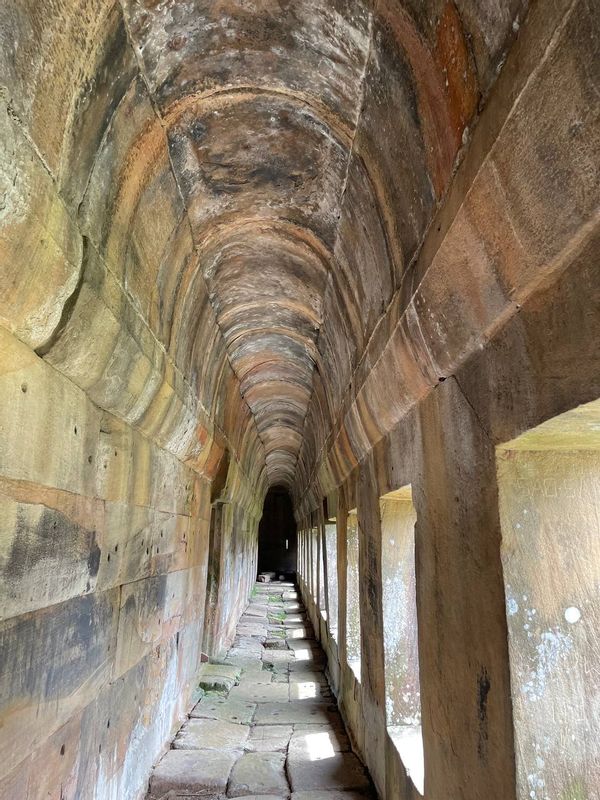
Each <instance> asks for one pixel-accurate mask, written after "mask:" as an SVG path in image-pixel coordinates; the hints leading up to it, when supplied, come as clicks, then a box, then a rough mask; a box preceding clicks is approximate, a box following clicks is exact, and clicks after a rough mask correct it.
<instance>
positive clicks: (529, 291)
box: [297, 3, 600, 800]
mask: <svg viewBox="0 0 600 800" xmlns="http://www.w3.org/2000/svg"><path fill="white" fill-rule="evenodd" d="M591 13H592V12H591V6H590V4H588V3H564V4H552V6H551V7H550V6H549V5H548V4H543V7H542V6H540V5H537V4H532V6H531V9H530V11H529V15H528V17H527V19H526V21H525V22H524V23H523V25H522V26H521V28H520V31H519V37H518V39H517V41H516V42H515V44H514V45H513V47H512V49H511V51H510V53H509V55H508V57H507V59H506V63H505V64H504V66H503V69H502V72H501V73H500V75H499V77H498V79H497V81H496V83H495V85H494V87H493V89H492V90H491V92H490V94H489V96H488V97H487V99H486V102H485V105H482V108H481V111H480V115H479V118H478V120H477V122H476V125H475V127H474V129H473V131H472V140H471V143H470V146H469V148H468V150H467V151H466V152H465V154H464V158H463V160H462V162H461V163H460V166H458V169H457V171H456V172H455V174H454V176H453V178H452V183H451V185H450V187H449V190H448V194H447V197H446V199H445V203H444V205H443V206H442V207H441V209H440V210H439V211H438V212H437V214H436V216H434V218H433V222H432V224H431V225H430V227H429V229H428V232H427V235H426V236H425V238H424V240H423V244H422V246H421V248H420V251H419V252H418V254H417V256H416V258H414V259H413V260H412V261H411V262H410V264H409V265H408V266H407V267H406V270H407V272H406V275H405V277H404V279H403V281H402V283H401V285H400V288H399V289H398V290H396V292H395V293H393V294H389V295H388V297H389V298H391V299H387V298H386V299H385V300H384V305H385V306H386V308H385V311H384V313H383V316H382V318H381V320H380V321H379V322H378V323H377V325H375V327H374V332H373V333H372V334H371V336H370V339H369V341H368V342H367V344H366V347H365V349H364V351H363V352H362V356H360V357H358V356H357V358H356V362H355V364H356V365H355V367H354V369H353V370H352V371H351V370H350V369H348V372H347V374H346V376H345V377H344V379H343V381H342V379H341V378H340V383H339V386H340V391H341V390H342V388H343V386H344V385H345V384H344V382H347V388H346V390H345V392H344V393H343V396H341V395H340V396H341V402H340V404H339V405H338V406H336V405H335V404H330V405H329V406H328V405H327V404H326V403H325V402H323V400H322V398H323V396H324V395H325V394H326V389H323V390H322V391H321V393H320V394H319V390H318V388H317V389H316V390H315V395H314V399H313V405H312V406H311V408H310V409H309V415H311V418H312V422H313V430H314V431H315V432H316V433H315V435H316V436H317V437H318V441H317V442H316V443H314V442H309V440H308V439H306V440H305V443H304V449H303V454H301V464H306V465H307V466H306V471H305V473H304V480H305V486H306V488H305V490H304V493H302V492H299V493H298V495H297V507H298V509H299V511H298V518H299V529H300V530H308V528H309V527H310V525H311V524H314V522H315V516H314V515H315V513H319V512H318V509H320V507H321V503H322V498H323V497H328V498H329V497H335V496H336V495H337V506H338V510H337V525H338V553H337V561H338V580H339V590H340V601H339V602H340V614H339V626H338V628H339V630H338V637H337V638H338V642H337V643H336V642H335V641H334V640H333V638H332V637H331V635H330V632H329V630H328V627H327V626H326V625H325V624H324V622H323V620H322V619H321V618H320V617H319V614H318V612H317V608H316V603H315V599H314V597H313V596H312V592H311V590H310V586H309V584H308V583H307V578H306V575H304V576H303V579H302V581H301V584H302V591H303V595H304V598H305V602H307V604H308V605H309V607H310V609H311V614H312V618H313V621H314V624H315V628H316V630H317V631H320V633H321V636H322V639H323V643H324V646H325V649H326V651H327V652H328V653H329V661H330V671H331V676H332V680H333V681H334V683H335V684H336V686H337V690H338V699H339V702H340V704H341V706H342V708H343V711H344V715H345V718H346V720H347V721H348V723H349V725H350V727H351V730H352V733H353V737H354V739H355V743H356V746H357V748H358V749H359V751H360V752H361V753H362V755H363V757H364V759H365V761H366V763H367V764H368V766H369V768H370V770H371V773H372V775H373V777H374V779H375V782H376V784H377V787H378V789H379V791H380V792H381V794H382V795H383V796H385V797H387V798H398V800H408V799H409V798H410V799H411V800H413V799H414V798H416V797H418V796H419V795H418V793H417V792H416V789H415V787H414V785H413V783H412V781H411V780H410V779H409V778H408V777H407V775H406V772H405V769H404V767H403V765H402V763H401V761H400V758H399V755H398V752H397V750H396V749H395V748H394V746H393V744H392V743H391V740H390V738H389V735H388V734H387V732H386V725H385V690H384V677H385V673H384V664H385V658H384V650H383V636H382V630H383V619H382V615H383V611H382V605H383V591H382V549H381V541H382V537H381V519H380V512H379V498H380V497H381V496H382V495H384V494H386V493H387V492H390V491H393V490H396V489H398V488H400V487H402V486H406V485H408V484H410V485H411V486H412V493H413V499H414V504H415V507H416V513H417V524H416V561H417V564H416V567H417V607H418V626H419V657H420V677H421V702H422V726H423V736H424V748H425V797H426V798H435V799H436V800H438V798H440V799H441V798H448V797H452V798H472V799H473V800H480V799H481V798H486V800H488V798H490V800H491V799H492V798H494V799H496V798H497V800H509V798H511V797H517V796H518V797H519V798H521V797H525V796H529V794H528V793H529V791H531V788H530V787H527V781H526V778H525V779H522V780H521V781H520V783H519V787H518V788H517V778H516V775H515V748H514V740H513V722H514V718H513V710H512V702H511V685H510V674H509V672H510V671H509V651H508V633H507V623H506V608H505V591H504V581H503V571H502V563H501V542H502V536H501V528H500V513H499V504H498V490H497V478H496V446H498V445H501V444H502V443H504V442H506V441H508V440H509V439H512V438H514V437H515V436H518V435H519V434H520V433H522V432H523V431H525V430H528V429H530V428H532V427H534V426H536V425H538V424H539V423H541V422H543V421H544V420H546V419H548V418H550V417H553V416H555V415H557V414H561V413H562V412H564V411H566V410H568V409H570V408H573V407H575V406H577V405H579V404H581V403H586V402H589V401H592V400H595V399H596V398H597V397H598V396H599V395H600V358H599V350H598V345H597V342H598V337H599V335H600V294H599V291H600V281H599V275H600V263H599V260H598V253H599V252H600V250H599V244H600V229H599V222H600V217H599V193H598V186H599V183H598V168H597V165H598V155H599V152H600V151H599V148H600V140H599V138H598V125H597V115H596V112H591V111H590V109H591V108H592V106H594V105H595V104H596V101H595V100H594V93H595V92H596V91H597V89H598V86H599V85H600V74H599V73H598V70H597V68H596V67H593V68H592V67H591V66H590V65H591V64H592V63H595V64H597V63H598V59H597V55H594V54H597V48H598V24H597V19H596V18H594V17H593V16H591ZM373 80H374V79H373ZM371 85H372V84H371V83H370V78H369V76H368V75H367V81H366V86H367V89H366V94H365V96H366V101H365V102H366V103H373V102H374V101H375V98H377V94H376V93H375V91H374V90H373V94H372V95H371V94H370V92H371ZM371 98H372V99H371ZM361 119H362V120H363V128H361V127H359V131H358V133H357V139H358V143H359V144H358V145H357V146H355V149H356V148H357V147H362V143H363V141H365V142H367V141H369V139H368V131H367V130H365V128H367V126H368V123H369V120H373V125H375V122H377V123H378V124H379V127H378V128H377V129H376V130H377V131H380V130H381V123H380V119H379V117H377V115H376V114H375V111H374V110H373V111H371V110H369V109H368V107H367V106H365V108H364V109H363V113H362V117H361ZM376 138H377V137H376V134H375V132H374V133H373V134H372V139H376ZM386 152H387V151H386ZM385 157H387V156H385ZM377 158H380V159H381V160H383V159H384V155H383V154H382V155H381V156H379V155H378V156H376V157H375V160H377ZM380 174H381V175H383V176H384V179H387V176H389V175H390V174H393V171H392V170H391V169H388V168H384V166H383V165H382V166H381V173H380ZM390 191H391V190H390ZM388 196H389V195H388ZM353 213H355V210H353ZM390 217H391V219H393V220H399V219H403V218H404V219H406V215H402V214H401V212H400V210H399V207H398V206H397V205H396V204H392V210H391V211H390ZM352 219H353V220H355V218H354V217H353V218H352ZM342 229H343V218H342ZM369 229H370V230H374V226H370V227H369ZM355 231H356V222H355V221H354V222H353V224H352V225H351V226H349V227H348V233H347V238H348V241H349V242H350V243H351V245H348V246H347V250H348V253H352V252H355V250H356V248H357V247H359V244H358V242H357V241H356V240H355V238H354V237H355ZM340 241H342V240H341V238H340V239H338V242H340ZM387 241H388V242H389V241H390V239H388V240H387ZM394 241H396V240H395V239H394ZM374 249H375V245H373V250H374ZM379 252H383V245H381V246H380V249H379ZM363 263H367V259H366V258H365V259H364V261H363ZM350 274H352V275H353V276H362V275H363V274H365V275H366V272H364V273H363V271H362V270H361V268H360V265H359V264H358V263H357V264H356V267H355V268H354V269H353V270H352V271H351V273H350ZM364 281H365V286H366V285H367V279H366V277H365V278H364ZM368 285H369V286H370V287H371V288H372V287H373V283H372V282H371V283H370V284H368ZM355 292H356V296H357V298H360V302H361V303H363V304H364V302H365V298H364V295H362V294H361V293H360V292H359V291H358V289H355ZM338 305H339V308H340V309H342V308H346V307H347V305H346V304H343V303H339V304H338ZM363 307H364V306H363ZM336 313H337V312H335V311H332V313H331V314H330V315H329V316H328V317H327V319H328V320H330V319H332V318H333V316H334V315H335V314H336ZM340 313H341V312H340ZM335 327H336V326H335V325H333V324H332V325H331V326H328V329H327V330H328V331H329V330H330V329H331V330H332V331H333V330H334V328H335ZM353 329H354V330H356V328H355V327H354V328H353ZM345 330H346V331H348V330H349V328H348V327H346V328H345ZM334 337H336V339H337V342H338V344H337V347H338V352H339V351H340V348H342V347H344V348H347V347H348V345H347V340H344V339H343V337H342V335H341V334H340V333H339V329H338V333H335V334H334V333H332V334H331V338H332V340H333V339H334ZM356 349H357V352H358V353H360V348H359V347H358V345H357V348H356ZM345 363H346V362H345V361H344V360H343V359H341V358H339V357H338V358H336V359H333V358H332V360H331V367H330V370H331V371H333V372H334V374H335V369H336V368H337V365H339V364H345ZM334 364H335V367H334V366H333V365H334ZM330 408H334V409H336V413H334V414H332V415H331V416H328V414H329V411H328V409H330ZM308 465H310V467H309V466H308ZM301 468H302V467H301ZM355 508H356V509H357V511H358V523H359V529H360V573H361V574H360V607H361V631H362V637H363V641H362V659H361V661H362V663H361V679H360V681H359V680H357V678H356V676H355V674H354V672H353V671H352V670H351V669H350V668H349V666H348V665H347V660H346V656H347V653H346V643H345V626H346V612H345V598H346V550H345V548H346V535H347V528H346V523H347V515H348V512H349V511H350V510H352V509H355ZM590 699H591V696H590ZM592 702H593V701H592ZM557 771H558V770H557V768H554V769H553V773H552V786H553V787H554V789H553V790H554V791H557V787H560V791H561V792H563V793H564V796H575V795H574V794H573V795H571V794H569V793H570V792H571V793H573V792H579V795H578V796H581V797H586V798H593V797H596V795H597V790H598V787H597V785H595V777H594V771H593V769H590V766H589V764H588V765H587V766H585V765H584V766H582V768H581V772H580V774H579V775H577V776H576V778H577V779H576V780H573V778H572V776H571V777H569V776H567V775H565V774H563V775H561V777H560V778H557ZM526 787H527V791H526V792H525V788H526ZM544 791H545V790H544V787H543V786H542V787H541V788H540V787H537V788H536V789H535V792H537V793H535V797H536V798H537V797H544V796H545V795H544ZM531 796H532V797H533V796H534V795H531ZM561 796H562V795H561Z"/></svg>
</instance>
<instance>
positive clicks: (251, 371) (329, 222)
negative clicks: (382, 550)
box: [3, 0, 527, 498]
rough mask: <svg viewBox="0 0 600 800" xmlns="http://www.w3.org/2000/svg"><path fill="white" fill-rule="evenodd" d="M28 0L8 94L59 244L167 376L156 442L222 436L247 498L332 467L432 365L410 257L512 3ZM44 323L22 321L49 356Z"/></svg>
mask: <svg viewBox="0 0 600 800" xmlns="http://www.w3.org/2000/svg"><path fill="white" fill-rule="evenodd" d="M26 5H27V6H31V8H27V9H25V8H23V9H21V11H15V10H14V9H13V11H12V12H9V13H8V15H7V17H6V19H5V20H4V21H3V31H4V39H5V43H6V48H4V49H5V53H6V55H7V58H6V63H5V64H4V66H3V71H4V74H5V78H6V79H5V81H4V83H5V84H6V88H5V92H6V95H7V102H8V104H9V107H10V110H11V113H13V114H14V115H15V117H16V118H17V119H18V120H19V121H21V122H22V123H23V124H25V126H29V128H30V131H29V135H30V137H31V141H32V142H33V145H34V146H35V148H36V150H37V152H38V153H40V154H41V157H42V158H43V160H44V163H45V165H46V167H47V169H48V172H49V173H50V174H51V176H52V177H53V179H55V180H57V181H58V183H59V185H60V192H61V196H62V198H63V200H64V202H65V203H66V205H67V208H68V209H69V210H71V211H72V215H73V218H75V219H76V224H77V226H78V228H79V230H80V231H81V232H82V234H83V236H84V239H83V245H81V246H80V245H79V244H78V243H77V242H76V241H75V239H76V237H74V239H73V242H72V243H71V244H69V241H68V236H66V237H65V236H64V235H63V234H61V236H62V239H60V237H58V239H59V241H61V242H62V245H61V246H62V247H63V250H65V251H66V252H67V254H68V260H69V261H70V263H74V264H76V263H77V261H78V259H79V258H80V250H81V247H83V250H84V261H85V263H86V264H87V266H86V269H87V270H88V271H89V270H92V269H93V268H92V267H90V264H93V263H95V259H100V260H101V261H102V263H103V264H105V265H106V266H107V268H108V270H109V273H110V274H112V275H113V276H114V277H115V278H116V280H117V282H118V283H119V284H120V285H122V286H123V288H124V290H125V292H126V293H127V294H128V295H129V296H130V297H131V298H132V300H133V303H134V305H135V307H136V309H137V311H138V312H139V313H140V315H141V317H142V318H143V319H144V320H146V321H147V323H148V324H149V327H150V329H151V332H152V336H153V337H155V339H156V341H157V342H158V343H159V347H160V348H164V351H165V353H166V356H165V358H166V361H165V364H171V367H170V368H173V369H175V370H176V371H177V374H180V375H181V380H180V385H179V388H176V389H175V391H176V394H177V395H178V397H179V398H180V406H181V409H182V410H180V411H178V412H177V418H178V422H177V423H176V424H175V423H173V424H172V425H171V426H170V428H169V431H168V434H165V436H164V437H163V439H165V440H168V441H169V442H170V443H171V445H172V447H173V449H174V450H175V451H177V452H179V453H181V454H182V455H183V456H184V457H185V459H186V460H188V461H191V462H192V463H195V464H196V465H197V466H201V465H202V464H207V463H208V464H213V465H215V464H217V463H218V461H219V458H220V453H222V452H223V451H224V450H225V449H233V451H234V456H235V458H236V459H237V461H238V462H239V465H240V466H241V468H242V471H245V473H246V475H250V474H252V475H253V480H254V481H257V482H258V483H257V485H259V486H262V489H259V493H260V491H263V492H264V487H265V486H266V485H267V484H271V485H273V484H283V485H286V486H288V487H291V486H293V487H294V491H295V493H296V497H297V498H300V497H301V496H302V494H303V492H305V491H306V489H307V488H308V487H309V486H310V485H311V482H313V481H314V480H315V478H316V477H317V476H318V475H321V483H322V484H323V486H325V487H326V485H327V482H328V478H327V476H328V475H335V476H336V477H335V478H333V479H332V482H333V483H335V482H336V481H339V478H340V477H341V476H343V475H344V474H347V473H348V470H349V469H350V468H351V467H352V465H353V464H354V463H356V460H357V459H358V458H360V457H361V454H362V453H364V452H365V451H366V449H367V448H368V446H370V444H372V443H373V442H374V441H376V440H377V438H378V437H379V436H380V435H381V434H382V432H383V431H384V430H387V429H389V427H390V425H392V424H393V423H394V421H396V420H397V419H398V418H399V415H400V414H401V413H402V410H403V409H404V408H405V407H406V405H407V403H410V402H412V401H413V400H414V398H415V397H417V396H419V394H420V393H421V392H422V391H423V387H424V386H431V385H432V384H433V383H435V382H436V381H437V380H438V379H439V377H440V376H442V375H443V374H444V364H443V361H444V359H443V358H437V356H434V355H432V353H434V352H435V350H436V347H438V346H439V342H440V341H442V340H444V337H446V338H447V335H448V332H447V331H445V330H442V329H443V328H444V327H445V326H446V322H445V321H444V320H446V317H445V312H443V311H440V314H439V317H440V319H441V320H442V322H440V319H438V320H437V321H436V320H433V321H431V320H430V319H429V316H430V312H429V311H425V310H424V309H428V308H429V309H430V308H433V307H435V306H436V305H439V304H440V303H441V304H442V305H443V303H442V301H443V302H446V301H448V297H447V296H446V295H444V297H443V298H442V297H441V296H440V297H439V298H438V297H436V296H435V295H436V291H437V290H436V286H435V284H432V285H431V286H430V287H429V289H428V291H429V295H430V296H427V297H421V300H420V305H418V303H417V301H416V300H415V299H414V297H413V295H414V290H415V288H416V287H417V285H418V280H419V279H420V278H421V277H422V276H419V275H418V268H417V266H416V261H415V258H416V256H417V255H418V252H419V248H420V246H421V244H422V242H423V239H424V236H425V234H426V232H427V230H428V227H429V226H430V225H431V223H432V220H433V218H434V215H435V213H436V211H437V209H438V208H439V207H440V206H441V204H442V201H443V199H444V195H445V192H446V190H447V188H448V185H449V182H450V178H451V176H452V173H453V169H455V167H456V164H457V163H458V160H459V159H460V156H461V152H462V151H461V147H462V145H463V144H468V141H469V135H470V128H469V125H470V124H472V122H473V121H474V119H475V117H476V115H477V113H478V104H481V103H483V102H484V100H485V97H486V95H487V93H488V91H489V89H490V87H491V85H492V84H493V82H494V80H495V78H496V76H497V74H498V71H499V69H500V66H501V64H502V62H503V59H504V57H505V54H506V52H507V50H508V48H509V47H510V44H511V41H512V39H513V38H514V35H515V32H516V31H517V29H518V26H519V19H520V14H522V13H523V12H524V9H525V7H526V5H527V4H526V2H525V0H503V1H502V2H500V3H499V2H497V0H485V2H474V1H473V0H460V1H459V2H448V1H447V0H428V2H426V3H424V2H413V0H405V2H399V1H397V0H373V2H369V0H306V1H305V2H289V1H288V0H255V1H254V2H251V1H250V0H237V2H236V1H235V0H228V1H225V0H224V1H223V2H215V1H214V0H213V1H212V2H208V0H205V1H204V2H203V1H202V0H185V1H183V0H177V1H176V0H167V1H165V2H154V0H139V1H138V2H132V0H124V2H123V3H122V5H121V6H120V5H118V4H114V3H111V2H108V1H107V0H104V2H103V1H102V0H95V2H83V0H82V2H81V3H80V8H79V12H77V11H76V10H74V8H73V3H71V4H69V8H68V10H67V9H66V8H65V9H62V12H61V13H59V14H57V16H56V18H55V19H52V20H49V19H47V17H42V16H40V15H36V12H35V4H34V3H33V2H31V3H28V4H26ZM61 8H62V6H61ZM11 41H12V42H15V43H18V47H17V48H16V49H14V52H13V51H12V50H11V47H12V46H11V45H10V42H11ZM27 98H29V100H28V99H27ZM31 98H33V100H31ZM39 202H40V203H42V202H43V201H42V200H40V201H39ZM40 213H41V212H40ZM17 238H18V237H15V241H16V240H17ZM54 238H55V239H56V238H57V237H56V236H55V237H54ZM69 247H71V248H72V252H71V253H69ZM86 247H87V250H86ZM86 254H87V255H86ZM44 258H45V259H46V260H48V259H50V260H51V256H49V255H48V254H47V253H46V254H44ZM17 264H18V259H17ZM17 269H18V266H15V270H17ZM53 269H56V270H58V267H56V265H53V264H51V263H49V264H47V271H49V273H50V274H51V275H53ZM58 279H59V283H60V280H63V279H64V282H65V284H64V296H65V299H66V297H68V296H69V292H70V291H72V289H73V285H74V284H73V281H74V280H75V283H76V282H77V280H79V283H81V275H79V277H77V276H69V277H68V278H66V277H64V276H62V277H61V275H59V276H58ZM17 288H18V287H17ZM16 294H17V289H15V296H16ZM450 300H452V298H450ZM438 301H439V303H438ZM57 308H58V310H57V315H59V314H58V312H59V311H60V307H57ZM6 316H7V318H9V317H10V315H9V314H8V313H7V315H6ZM34 316H35V315H34ZM13 318H14V314H13V316H12V317H11V325H14V323H13V322H12V319H13ZM57 321H58V319H57V320H54V321H53V323H52V324H49V326H48V328H47V329H46V328H44V327H43V326H42V328H41V329H40V328H39V326H40V323H39V315H38V316H36V317H35V319H34V320H33V321H32V320H30V319H28V318H27V314H26V313H25V314H24V321H23V329H24V330H25V331H26V335H25V339H27V337H29V339H27V340H28V341H29V342H30V343H31V344H33V345H34V346H36V347H38V348H41V352H43V353H45V354H46V355H47V357H48V359H49V360H52V359H54V362H55V363H56V362H57V360H60V352H58V351H56V348H54V354H53V353H52V352H50V351H51V349H52V347H51V345H54V344H55V339H56V330H55V329H54V327H53V325H55V324H56V323H57ZM446 321H447V320H446ZM31 325H33V326H34V328H36V326H37V328H36V329H35V330H33V331H30V328H31ZM440 325H441V328H440ZM28 326H29V327H28ZM436 326H437V327H436ZM17 327H18V326H17ZM392 332H393V334H394V336H395V337H396V339H395V341H392V339H390V334H392ZM388 339H389V340H390V342H391V344H388ZM385 348H387V352H388V361H387V362H386V361H385V359H382V355H383V353H384V350H385ZM445 356H448V354H447V353H446V354H445ZM69 357H71V356H69ZM64 358H65V362H66V359H67V356H66V355H65V356H64ZM107 358H108V356H107ZM111 358H113V360H114V358H115V356H114V355H113V356H111ZM122 358H123V359H124V361H123V363H125V360H126V359H125V356H124V355H123V356H122ZM389 358H392V360H393V361H394V365H393V371H389V370H388V369H387V367H389ZM448 358H449V360H450V361H452V358H453V357H451V356H448ZM149 360H150V361H153V360H154V359H153V358H151V357H150V356H149ZM160 369H161V370H162V374H163V376H164V375H165V374H168V370H167V372H165V370H166V369H167V367H166V366H165V365H163V366H161V368H160ZM377 370H379V374H377ZM122 372H123V371H122ZM124 372H126V370H125V371H124ZM392 374H393V375H394V385H393V386H390V385H388V382H389V381H390V380H391V375H392ZM86 380H87V379H86ZM119 380H122V378H120V379H119ZM152 381H154V382H152ZM169 381H170V382H169V385H170V386H171V385H172V384H174V383H175V384H177V381H176V380H175V379H173V380H170V379H169ZM157 382H158V378H156V377H155V378H153V379H152V380H150V378H149V379H148V383H147V385H146V388H145V390H144V392H142V394H143V395H144V396H150V395H151V394H152V393H153V392H154V393H155V392H156V386H157V385H158V383H157ZM171 388H173V386H171ZM111 392H112V394H111ZM116 392H117V390H116V389H115V382H114V381H113V382H112V383H111V385H110V387H109V386H108V385H107V386H105V387H104V388H103V390H102V392H101V394H102V396H101V397H100V396H99V397H97V398H96V402H98V403H99V405H101V406H102V407H104V408H107V407H108V408H109V409H113V410H114V408H115V407H116V405H119V403H121V405H122V403H123V401H122V398H120V399H119V402H118V403H117V401H116V400H115V401H114V403H113V405H111V402H112V401H111V400H110V398H111V397H113V396H116ZM190 392H191V394H190ZM382 393H384V394H385V395H386V397H387V401H386V404H385V412H384V415H383V416H381V415H380V413H379V411H376V409H378V408H380V407H381V403H377V402H374V401H373V398H374V397H375V396H376V395H378V396H381V395H382ZM184 395H185V397H184ZM194 395H195V396H196V399H197V403H198V405H196V400H194ZM153 396H155V395H153ZM240 398H241V399H240ZM148 402H150V401H148ZM119 413H120V414H121V415H125V416H126V417H128V418H135V419H138V418H140V419H141V418H142V417H143V416H144V414H146V416H147V406H146V405H144V401H143V399H142V400H140V398H137V399H136V398H133V397H131V398H129V399H128V400H127V401H126V402H125V407H124V408H119ZM136 415H137V416H136ZM175 416H176V415H175V412H173V414H172V415H171V418H172V419H175ZM194 417H196V422H194V420H193V418H194ZM198 420H199V421H198ZM209 441H210V442H213V443H214V444H211V445H210V447H208V445H207V446H206V447H205V446H204V445H203V443H206V442H209ZM171 445H170V446H171ZM203 448H204V452H202V451H203ZM263 472H264V479H262V478H259V477H258V476H260V475H261V474H263ZM209 473H210V469H209ZM261 481H262V483H261Z"/></svg>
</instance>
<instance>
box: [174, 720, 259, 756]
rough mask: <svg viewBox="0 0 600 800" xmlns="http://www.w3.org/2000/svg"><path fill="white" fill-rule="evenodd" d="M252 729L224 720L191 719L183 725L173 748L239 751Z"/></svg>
mask: <svg viewBox="0 0 600 800" xmlns="http://www.w3.org/2000/svg"><path fill="white" fill-rule="evenodd" d="M249 733H250V728H249V727H248V726H247V725H239V724H238V723H236V722H226V721H225V720H222V719H190V720H188V721H187V722H186V723H185V725H183V726H182V727H181V728H180V730H179V733H178V734H177V736H176V737H175V741H174V742H173V747H174V748H175V749H176V750H236V749H237V750H239V749H241V748H243V747H244V745H245V743H246V740H247V739H248V734H249Z"/></svg>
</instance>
